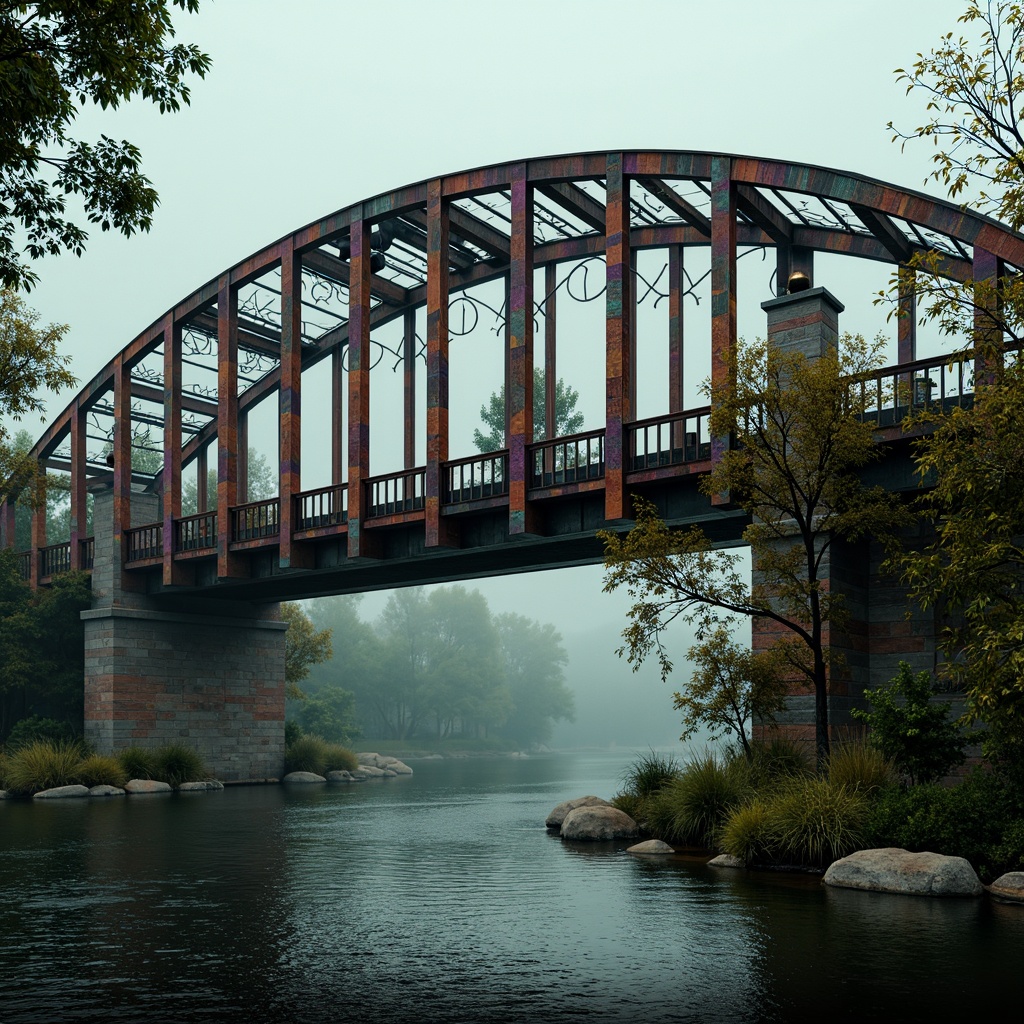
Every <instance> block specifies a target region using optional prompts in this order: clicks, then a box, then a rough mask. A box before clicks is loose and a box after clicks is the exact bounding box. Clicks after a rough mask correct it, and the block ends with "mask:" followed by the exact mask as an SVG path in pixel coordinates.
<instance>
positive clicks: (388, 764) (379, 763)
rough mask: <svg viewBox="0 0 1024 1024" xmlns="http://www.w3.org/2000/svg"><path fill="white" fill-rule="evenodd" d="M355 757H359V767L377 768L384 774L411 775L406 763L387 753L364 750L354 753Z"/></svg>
mask: <svg viewBox="0 0 1024 1024" xmlns="http://www.w3.org/2000/svg"><path fill="white" fill-rule="evenodd" d="M356 757H357V758H359V767H360V768H378V769H380V770H381V771H383V772H384V773H385V774H387V773H389V772H390V773H391V774H392V775H412V769H411V768H410V767H409V766H408V765H407V764H405V763H404V762H403V761H399V760H398V758H397V757H391V756H390V755H389V754H376V753H374V752H372V751H365V750H364V751H363V752H362V753H359V754H356Z"/></svg>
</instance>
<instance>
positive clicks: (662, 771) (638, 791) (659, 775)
mask: <svg viewBox="0 0 1024 1024" xmlns="http://www.w3.org/2000/svg"><path fill="white" fill-rule="evenodd" d="M681 771H682V765H681V764H680V763H679V761H678V760H677V759H676V758H675V757H674V756H673V755H671V754H667V755H666V754H659V753H657V752H656V751H654V750H652V751H651V752H650V753H649V754H641V755H640V756H639V757H637V759H636V760H635V761H634V762H633V763H632V764H631V765H630V766H629V767H628V768H627V769H626V770H625V771H624V772H623V773H622V777H621V779H620V781H621V782H622V785H623V786H624V787H625V792H626V793H630V794H632V795H633V796H638V797H646V796H651V795H652V794H653V793H657V792H658V790H659V789H661V788H663V787H664V786H667V785H668V783H670V782H672V781H673V780H675V779H677V778H679V774H680V772H681Z"/></svg>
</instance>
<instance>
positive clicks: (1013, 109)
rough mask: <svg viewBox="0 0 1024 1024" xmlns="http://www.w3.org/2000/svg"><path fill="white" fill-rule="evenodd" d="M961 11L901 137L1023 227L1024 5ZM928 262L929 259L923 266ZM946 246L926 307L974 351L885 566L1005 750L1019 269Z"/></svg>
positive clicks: (1014, 640) (1015, 496) (1023, 522)
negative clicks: (954, 257) (930, 615)
mask: <svg viewBox="0 0 1024 1024" xmlns="http://www.w3.org/2000/svg"><path fill="white" fill-rule="evenodd" d="M960 22H961V23H962V24H963V25H965V26H967V27H968V29H980V38H979V39H978V40H977V41H976V42H975V41H971V40H967V39H962V38H956V39H955V38H954V37H953V34H952V33H949V34H947V35H946V36H944V37H943V38H942V40H941V42H940V45H939V46H938V47H937V48H936V49H934V50H932V51H931V52H930V53H928V54H927V55H925V54H920V55H919V56H918V59H917V61H916V63H915V64H914V65H913V66H912V67H911V68H910V69H909V70H899V71H898V72H897V73H898V75H899V76H900V78H901V79H902V80H903V81H905V82H906V84H907V91H908V93H911V92H913V93H924V95H925V96H926V97H927V101H928V106H927V112H928V117H927V119H926V121H925V122H924V124H922V125H921V126H919V127H917V128H915V129H914V130H913V131H911V132H908V133H902V132H897V136H896V137H897V138H899V139H902V140H903V142H904V144H906V142H908V141H911V140H921V139H924V140H930V141H932V142H933V143H934V144H935V147H936V151H935V156H934V160H935V165H936V166H935V170H934V171H933V173H932V177H933V178H934V179H935V180H936V181H938V182H940V183H941V184H943V185H945V186H946V187H947V189H948V190H949V193H950V195H951V196H953V197H958V198H960V199H962V200H963V201H964V202H965V203H966V204H967V205H970V206H974V207H975V208H977V209H980V210H982V211H983V212H986V213H989V214H994V215H995V216H996V217H998V218H1000V219H1002V220H1004V221H1005V222H1007V223H1008V224H1009V225H1010V226H1011V227H1013V228H1016V229H1020V228H1021V227H1024V132H1022V130H1021V119H1020V118H1021V112H1020V97H1021V95H1022V93H1024V50H1022V44H1024V8H1022V7H1021V6H1019V5H1018V4H1015V3H1003V2H1000V3H986V4H979V3H974V2H972V3H968V5H967V9H966V11H965V13H964V14H963V16H962V17H961V18H960ZM920 270H923V271H925V273H917V271H920ZM940 270H941V257H940V256H939V255H938V254H936V253H927V254H924V255H922V256H919V257H917V258H915V259H913V260H911V261H910V263H909V264H908V267H907V268H905V269H904V271H903V272H904V274H906V273H913V274H915V276H916V279H917V287H918V292H919V294H921V293H924V295H925V296H926V303H925V316H926V317H927V318H930V319H932V320H934V321H936V322H937V323H938V324H939V325H940V327H941V329H942V330H943V331H944V332H945V333H947V334H948V335H951V336H952V337H954V338H956V339H957V340H958V341H959V343H960V347H961V354H962V356H963V357H965V358H969V357H974V358H975V359H977V360H978V364H977V365H979V366H981V367H982V368H983V372H982V373H980V374H976V379H975V381H974V395H973V400H972V403H971V405H970V407H965V408H955V409H952V410H949V411H947V412H943V411H942V410H940V409H930V410H929V411H928V420H929V427H930V431H929V432H928V433H926V434H925V435H924V436H923V437H922V438H921V439H920V440H919V441H918V442H917V444H916V447H915V458H916V459H917V467H918V472H919V474H920V477H921V481H922V485H923V487H924V493H923V495H922V497H921V499H920V501H919V503H918V505H917V508H916V512H917V513H918V515H919V516H920V517H921V518H922V519H923V521H924V522H925V523H927V524H929V525H930V527H931V529H932V531H933V532H932V535H931V539H930V540H928V541H927V542H926V543H925V544H924V545H923V546H921V547H919V548H917V549H913V550H910V549H908V550H906V551H904V552H902V553H901V555H900V556H899V557H898V558H895V559H894V560H893V561H892V562H891V563H890V565H891V567H892V568H894V569H895V570H897V571H898V572H899V573H900V574H901V576H902V578H903V580H904V582H906V583H907V584H909V587H910V592H911V596H912V597H913V598H915V599H916V600H917V601H918V602H919V603H920V604H921V605H922V606H923V607H925V608H937V609H940V610H943V611H946V612H947V622H946V626H945V628H944V630H943V633H942V636H941V638H940V640H941V647H942V650H943V653H944V655H945V659H946V660H945V664H944V666H942V670H943V671H944V672H945V673H946V674H948V675H950V676H951V677H952V678H953V679H954V680H955V681H956V683H957V684H958V685H960V686H961V687H962V688H963V689H964V691H965V694H966V699H967V713H966V720H967V721H975V722H982V723H984V724H986V725H987V726H988V733H987V735H986V737H985V741H984V742H985V746H986V752H987V753H989V754H990V755H993V756H999V757H1002V758H1005V759H1007V760H1008V761H1014V760H1019V759H1020V757H1021V755H1022V754H1024V647H1022V642H1021V638H1022V637H1024V595H1022V593H1021V583H1022V580H1024V550H1022V549H1021V545H1020V538H1021V536H1024V488H1022V486H1021V483H1020V466H1021V459H1022V456H1024V447H1022V444H1021V438H1022V437H1024V369H1022V367H1021V364H1020V361H1019V359H1006V358H1005V357H1004V343H1010V344H1020V343H1021V342H1022V341H1024V330H1022V325H1024V279H1022V276H1021V275H1020V274H1012V275H1007V276H1005V277H1003V278H1001V279H1000V280H998V281H995V280H981V281H966V282H963V283H960V282H954V281H950V280H947V279H945V278H943V277H942V276H941V275H940V273H939V271H940Z"/></svg>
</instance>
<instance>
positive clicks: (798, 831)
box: [769, 778, 868, 867]
mask: <svg viewBox="0 0 1024 1024" xmlns="http://www.w3.org/2000/svg"><path fill="white" fill-rule="evenodd" d="M769 815H770V817H771V824H770V831H771V833H773V835H772V839H773V844H774V845H775V847H776V852H777V854H778V856H780V857H781V858H784V859H786V860H788V861H789V862H790V863H796V864H801V865H805V866H807V867H827V866H828V865H829V864H831V863H832V861H834V860H837V859H838V858H840V857H845V856H846V855H847V854H849V853H853V851H854V850H859V849H863V848H864V843H865V839H866V836H867V824H868V801H867V799H866V798H865V797H864V796H863V795H862V794H861V793H858V792H857V791H856V790H853V789H848V788H847V787H846V786H845V785H837V784H836V783H834V782H832V781H831V780H829V779H827V778H813V779H803V780H800V781H799V782H794V783H793V784H792V786H790V787H789V788H788V789H787V790H786V791H784V792H783V793H781V794H780V795H779V796H778V797H777V798H776V799H775V800H773V801H772V803H771V805H770V806H769Z"/></svg>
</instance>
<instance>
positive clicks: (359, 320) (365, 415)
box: [348, 220, 376, 558]
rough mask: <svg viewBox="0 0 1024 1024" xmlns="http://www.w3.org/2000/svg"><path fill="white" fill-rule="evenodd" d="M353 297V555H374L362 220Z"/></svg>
mask: <svg viewBox="0 0 1024 1024" xmlns="http://www.w3.org/2000/svg"><path fill="white" fill-rule="evenodd" d="M349 237H350V240H351V246H352V255H351V257H350V259H349V267H350V270H351V275H352V276H351V278H350V279H349V295H348V557H349V558H365V557H373V556H374V554H375V553H376V552H375V549H374V544H373V539H372V538H371V537H369V536H367V535H366V534H365V533H364V530H363V527H364V525H365V520H366V512H367V509H366V499H367V495H366V488H365V486H364V484H365V481H366V478H367V477H368V476H369V475H370V362H371V355H370V224H369V223H368V222H367V221H365V220H361V221H356V223H354V224H353V225H352V232H351V234H350V236H349Z"/></svg>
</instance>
